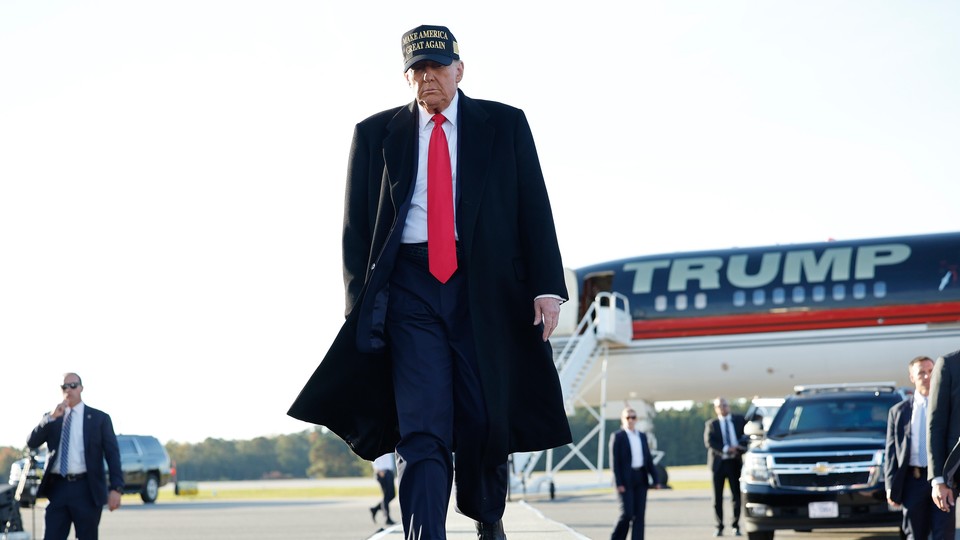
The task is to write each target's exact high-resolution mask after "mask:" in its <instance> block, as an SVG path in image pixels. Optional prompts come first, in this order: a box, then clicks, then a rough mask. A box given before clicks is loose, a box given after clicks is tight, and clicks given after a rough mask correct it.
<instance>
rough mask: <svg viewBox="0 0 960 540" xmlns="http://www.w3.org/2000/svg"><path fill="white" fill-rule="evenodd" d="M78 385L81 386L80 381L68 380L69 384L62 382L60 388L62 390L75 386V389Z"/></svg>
mask: <svg viewBox="0 0 960 540" xmlns="http://www.w3.org/2000/svg"><path fill="white" fill-rule="evenodd" d="M78 386H80V383H78V382H68V383H67V384H61V385H60V389H61V390H66V389H67V388H74V389H75V388H76V387H78Z"/></svg>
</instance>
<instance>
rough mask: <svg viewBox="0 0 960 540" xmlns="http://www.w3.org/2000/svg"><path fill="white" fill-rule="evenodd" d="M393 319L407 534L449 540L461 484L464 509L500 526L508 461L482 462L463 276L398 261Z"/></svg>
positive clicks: (480, 407) (484, 427)
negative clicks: (442, 277) (441, 275)
mask: <svg viewBox="0 0 960 540" xmlns="http://www.w3.org/2000/svg"><path fill="white" fill-rule="evenodd" d="M386 323H387V335H388V339H389V342H390V352H391V355H392V357H393V384H394V391H395V393H396V399H397V415H398V419H399V423H400V443H399V444H398V445H397V449H396V451H397V472H398V474H399V477H400V511H401V514H402V517H403V528H404V535H405V536H407V537H410V536H411V534H412V535H413V537H414V538H422V539H423V540H427V539H436V538H446V530H445V528H446V515H447V506H448V505H449V501H450V489H451V486H452V484H453V482H454V480H456V485H457V510H458V511H459V512H461V513H463V514H465V515H466V516H468V517H471V518H473V519H474V520H476V521H482V522H487V523H492V522H496V521H498V520H499V519H500V518H501V517H502V516H503V510H504V507H505V505H506V493H507V472H508V471H507V463H506V456H504V459H503V463H502V464H494V465H492V466H489V465H485V464H484V462H483V459H482V457H483V454H482V451H483V448H484V446H485V441H486V437H487V431H488V424H487V422H488V420H487V413H486V406H485V403H484V398H483V389H482V387H481V384H480V375H479V372H478V369H477V358H476V348H475V346H474V337H473V328H472V326H471V320H470V313H469V306H468V302H467V287H466V276H465V275H464V273H463V271H462V270H458V271H457V272H456V273H454V275H453V277H451V278H450V280H449V281H447V283H445V284H441V283H440V282H438V281H437V280H436V279H435V278H434V277H433V276H432V275H430V273H429V271H428V270H427V268H426V266H425V265H424V264H420V263H418V262H416V261H412V260H409V259H406V258H404V257H403V256H402V255H401V256H400V257H398V259H397V263H396V266H395V268H394V270H393V273H392V275H391V279H390V299H389V303H388V307H387V321H386ZM454 452H455V459H456V476H454Z"/></svg>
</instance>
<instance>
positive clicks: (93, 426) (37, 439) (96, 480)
mask: <svg viewBox="0 0 960 540" xmlns="http://www.w3.org/2000/svg"><path fill="white" fill-rule="evenodd" d="M83 414H84V416H83V451H84V457H85V460H84V461H85V463H86V465H87V484H88V486H89V487H90V496H91V497H93V501H94V502H95V503H96V504H97V506H103V505H104V504H106V503H107V471H104V469H103V464H104V460H106V463H107V468H108V469H109V473H110V489H114V490H117V491H119V492H121V493H123V471H122V470H121V468H120V447H119V446H118V445H117V435H116V434H115V433H114V431H113V422H112V421H111V420H110V415H108V414H107V413H105V412H103V411H101V410H98V409H94V408H93V407H91V406H89V405H87V404H84V411H83ZM47 418H48V417H47V416H44V419H43V420H41V421H40V424H39V425H37V427H35V428H33V432H31V433H30V437H29V438H27V446H28V447H30V448H34V449H35V448H39V447H40V445H42V444H43V443H47V451H48V454H47V464H46V469H45V473H46V472H47V470H49V469H50V468H51V467H53V463H54V462H56V461H57V459H56V455H57V452H58V451H59V449H60V429H61V427H62V426H63V417H62V416H61V417H60V418H57V419H56V420H52V421H47ZM49 472H53V471H49ZM51 478H52V476H51V475H50V474H44V475H43V479H41V480H40V487H39V488H38V489H37V496H39V497H46V496H47V493H48V490H49V488H50V483H49V481H50V479H51Z"/></svg>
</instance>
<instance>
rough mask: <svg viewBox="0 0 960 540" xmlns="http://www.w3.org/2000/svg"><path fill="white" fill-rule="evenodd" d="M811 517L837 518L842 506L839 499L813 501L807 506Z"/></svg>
mask: <svg viewBox="0 0 960 540" xmlns="http://www.w3.org/2000/svg"><path fill="white" fill-rule="evenodd" d="M807 511H808V513H809V515H810V517H811V518H835V517H840V507H839V506H837V501H820V502H812V503H810V504H809V506H808V507H807Z"/></svg>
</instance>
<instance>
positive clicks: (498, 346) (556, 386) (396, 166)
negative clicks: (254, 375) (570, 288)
mask: <svg viewBox="0 0 960 540" xmlns="http://www.w3.org/2000/svg"><path fill="white" fill-rule="evenodd" d="M459 107H460V109H459V115H458V121H459V125H458V128H457V134H458V135H457V136H458V141H459V142H458V144H459V147H458V154H457V156H458V159H457V162H458V169H457V197H456V198H457V211H456V220H457V232H458V237H459V242H460V246H461V248H462V256H461V260H460V268H461V269H462V271H465V272H466V275H467V282H468V291H469V302H470V314H471V318H472V321H473V326H474V335H475V336H476V347H477V358H478V359H479V364H480V365H479V368H480V377H481V383H482V385H483V393H484V397H485V398H486V403H487V409H488V414H489V417H490V433H489V439H488V447H487V448H486V449H485V452H484V456H485V459H486V460H488V462H489V463H494V464H496V463H501V462H503V461H505V460H506V456H507V454H509V453H512V452H521V451H532V450H542V449H546V448H552V447H556V446H560V445H563V444H566V443H569V442H570V441H571V435H570V428H569V425H568V423H567V419H566V416H565V413H564V409H563V404H562V396H561V391H560V382H559V378H558V376H557V372H556V368H555V367H554V363H553V355H552V352H551V348H550V345H549V343H544V342H543V340H542V338H541V336H542V328H540V327H537V326H534V325H533V320H534V311H533V305H534V298H535V297H536V296H537V295H541V294H555V295H558V296H560V297H563V298H566V296H567V291H566V286H565V284H564V277H563V264H562V262H561V259H560V250H559V246H558V243H557V236H556V230H555V228H554V224H553V214H552V211H551V209H550V202H549V199H548V197H547V191H546V186H545V184H544V180H543V173H542V172H541V170H540V161H539V158H538V157H537V151H536V146H535V145H534V141H533V135H532V133H531V131H530V127H529V125H528V124H527V120H526V117H525V116H524V114H523V111H521V110H519V109H516V108H514V107H510V106H508V105H504V104H502V103H496V102H493V101H485V100H474V99H470V98H468V97H467V96H466V95H464V94H463V92H460V94H459ZM417 114H418V108H417V106H416V103H410V104H409V105H407V106H404V107H398V108H395V109H390V110H387V111H383V112H381V113H378V114H376V115H374V116H371V117H370V118H368V119H366V120H364V121H362V122H361V123H359V124H358V125H357V126H356V129H355V131H354V137H353V144H352V147H351V150H350V161H349V169H348V173H347V189H346V201H345V210H344V224H343V266H344V284H345V288H346V314H347V319H346V322H345V323H344V325H343V327H342V328H341V329H340V333H339V334H338V335H337V338H336V340H335V341H334V343H333V345H331V347H330V350H329V351H328V352H327V354H326V356H325V357H324V359H323V361H322V362H321V363H320V365H319V366H318V367H317V369H316V371H315V372H314V373H313V375H312V376H311V378H310V379H309V381H307V383H306V385H305V386H304V388H303V390H301V392H300V395H299V396H298V397H297V399H296V401H295V402H294V403H293V405H292V406H291V407H290V410H289V412H288V414H289V415H290V416H293V417H294V418H299V419H301V420H304V421H307V422H311V423H314V424H319V425H323V426H326V427H327V428H329V429H330V430H332V431H333V432H334V433H336V434H337V435H339V436H340V437H341V438H343V439H344V441H346V442H347V444H349V445H350V447H351V448H352V449H353V451H354V452H355V453H357V454H358V455H359V456H360V457H362V458H364V459H368V460H373V459H375V458H377V457H379V456H380V455H382V454H385V453H387V452H392V451H394V448H395V447H396V444H397V442H398V441H399V438H400V437H399V430H398V427H397V412H396V403H395V401H394V395H393V385H392V380H391V376H392V375H391V362H390V354H389V348H388V347H387V346H386V342H387V340H388V339H389V337H388V336H386V335H385V332H384V319H385V313H386V303H387V301H388V299H389V286H388V282H389V275H390V271H391V269H392V267H393V263H394V260H395V259H396V252H397V247H398V245H399V236H400V232H401V229H402V226H403V219H402V218H403V216H404V215H405V211H406V206H407V204H408V203H409V199H410V197H411V194H412V188H413V185H414V183H415V178H416V167H417V160H416V155H417V129H418V124H417ZM430 390H431V389H429V388H424V389H423V391H424V392H429V391H430Z"/></svg>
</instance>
